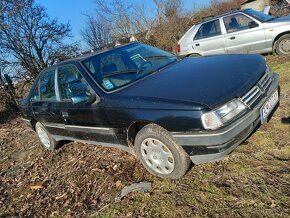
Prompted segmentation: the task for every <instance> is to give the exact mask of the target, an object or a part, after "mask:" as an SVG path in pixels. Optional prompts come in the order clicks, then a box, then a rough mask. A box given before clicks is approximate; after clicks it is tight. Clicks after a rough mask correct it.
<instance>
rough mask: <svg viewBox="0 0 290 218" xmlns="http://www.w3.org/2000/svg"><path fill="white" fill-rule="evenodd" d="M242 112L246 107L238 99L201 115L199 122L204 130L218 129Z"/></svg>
mask: <svg viewBox="0 0 290 218" xmlns="http://www.w3.org/2000/svg"><path fill="white" fill-rule="evenodd" d="M244 110H246V106H245V105H244V104H243V103H242V102H241V101H239V100H238V99H234V100H232V101H230V102H228V103H227V104H225V105H223V106H222V107H219V108H218V109H216V110H212V111H210V112H207V113H204V114H202V115H201V121H202V124H203V126H204V128H205V129H212V130H214V129H218V128H219V127H221V126H223V125H224V124H225V123H226V122H228V121H230V120H231V119H233V118H234V117H235V116H237V115H238V114H240V113H242V112H243V111H244Z"/></svg>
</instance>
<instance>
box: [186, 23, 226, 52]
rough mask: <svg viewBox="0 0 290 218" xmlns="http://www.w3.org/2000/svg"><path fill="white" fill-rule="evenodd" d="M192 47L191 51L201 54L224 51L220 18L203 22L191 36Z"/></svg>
mask: <svg viewBox="0 0 290 218" xmlns="http://www.w3.org/2000/svg"><path fill="white" fill-rule="evenodd" d="M192 49H193V52H192V53H198V54H201V55H203V56H204V55H214V54H223V53H225V52H226V50H225V42H224V37H223V35H222V32H221V26H220V19H216V20H212V21H209V22H206V23H203V24H202V25H201V26H200V28H199V29H198V31H197V32H196V34H195V36H194V38H193V45H192Z"/></svg>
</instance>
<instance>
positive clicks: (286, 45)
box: [274, 34, 290, 55]
mask: <svg viewBox="0 0 290 218" xmlns="http://www.w3.org/2000/svg"><path fill="white" fill-rule="evenodd" d="M274 48H275V51H276V53H277V54H278V55H290V34H286V35H283V36H281V37H280V38H279V39H278V40H277V41H276V42H275V45H274Z"/></svg>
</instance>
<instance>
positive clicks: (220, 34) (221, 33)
mask: <svg viewBox="0 0 290 218" xmlns="http://www.w3.org/2000/svg"><path fill="white" fill-rule="evenodd" d="M216 21H218V23H219V25H220V32H219V34H218V35H215V36H208V37H202V38H198V39H196V38H195V37H196V35H197V33H198V32H199V30H200V29H201V27H202V26H203V25H205V24H207V23H210V22H216ZM222 35H223V31H222V25H221V21H220V18H217V19H214V20H209V21H207V22H204V23H201V24H200V27H199V28H198V30H197V31H196V33H195V35H194V37H193V41H197V40H203V39H209V38H213V37H218V36H222Z"/></svg>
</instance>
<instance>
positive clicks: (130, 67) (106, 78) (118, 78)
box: [83, 43, 177, 91]
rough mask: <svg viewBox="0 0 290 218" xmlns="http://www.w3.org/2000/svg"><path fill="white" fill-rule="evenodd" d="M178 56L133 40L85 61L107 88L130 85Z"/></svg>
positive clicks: (87, 66) (99, 82)
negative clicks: (126, 44) (129, 43)
mask: <svg viewBox="0 0 290 218" xmlns="http://www.w3.org/2000/svg"><path fill="white" fill-rule="evenodd" d="M176 60H177V58H176V56H174V55H173V54H171V53H168V52H165V51H162V50H160V49H158V48H154V47H151V46H149V45H145V44H140V43H136V44H131V45H128V46H124V47H120V48H116V49H113V50H111V51H108V52H105V53H101V54H98V55H96V56H93V57H91V58H88V59H86V60H84V61H83V64H84V65H85V67H86V68H87V70H88V71H89V72H90V74H91V75H92V76H93V78H94V79H95V80H96V81H97V83H98V84H99V85H101V86H102V87H103V88H104V89H105V90H106V91H112V90H115V89H117V88H120V87H122V86H125V85H128V84H130V83H132V82H134V81H136V80H139V79H140V78H143V77H145V76H146V75H149V74H151V73H153V72H156V71H158V70H159V69H161V68H163V67H165V66H167V65H169V64H171V63H173V62H175V61H176Z"/></svg>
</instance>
